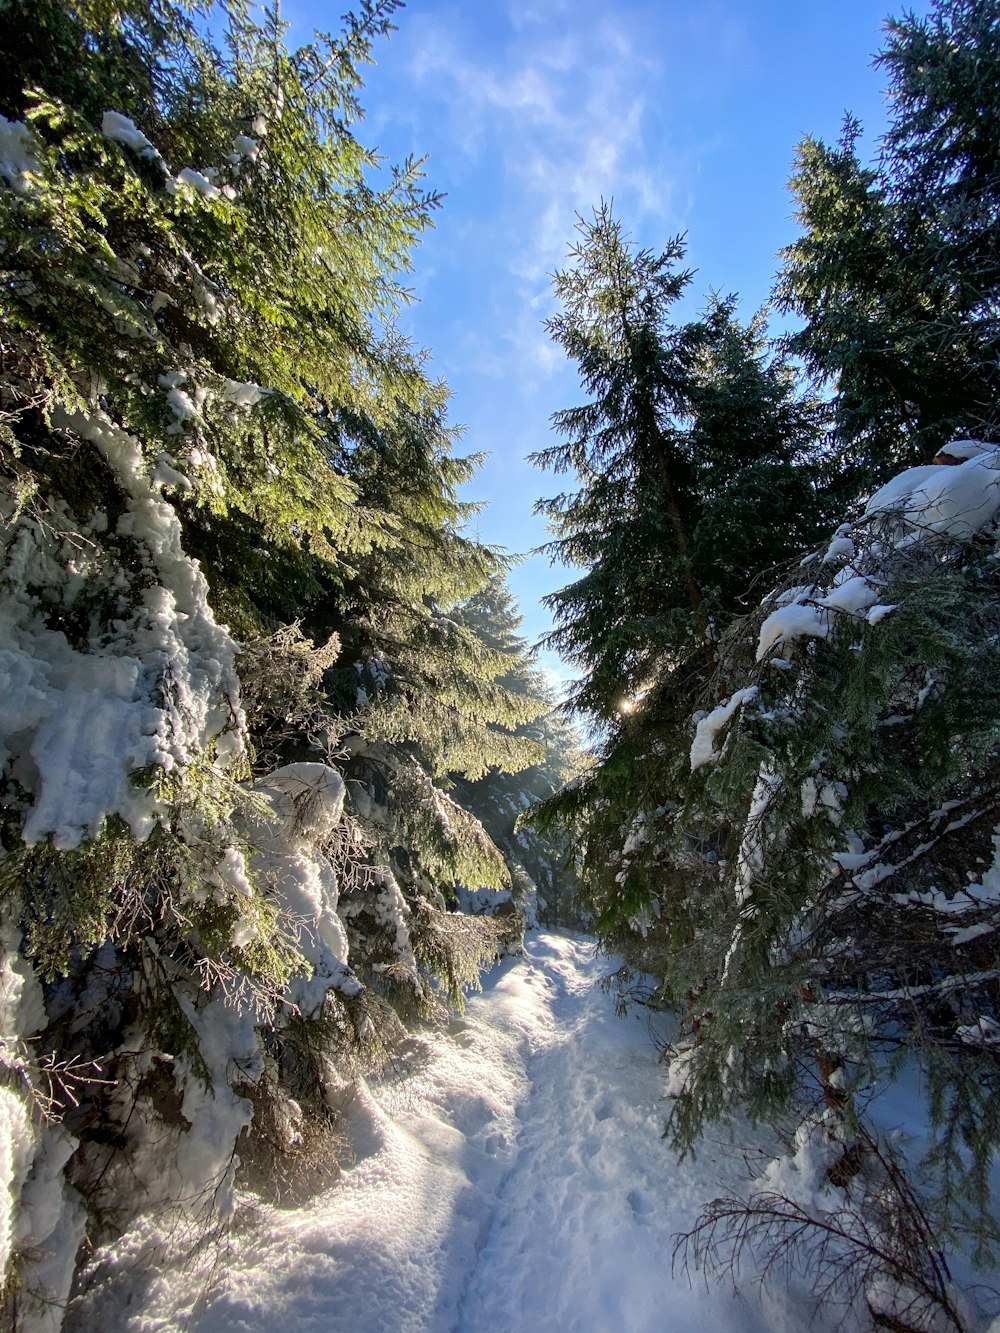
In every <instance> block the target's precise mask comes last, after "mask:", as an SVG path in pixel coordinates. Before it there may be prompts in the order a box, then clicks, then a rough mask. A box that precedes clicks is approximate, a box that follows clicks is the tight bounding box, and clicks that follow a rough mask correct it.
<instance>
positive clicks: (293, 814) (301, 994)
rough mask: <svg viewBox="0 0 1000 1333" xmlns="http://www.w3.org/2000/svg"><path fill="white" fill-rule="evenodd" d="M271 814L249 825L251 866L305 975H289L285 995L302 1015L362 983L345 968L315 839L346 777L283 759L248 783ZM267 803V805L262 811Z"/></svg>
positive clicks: (338, 809)
mask: <svg viewBox="0 0 1000 1333" xmlns="http://www.w3.org/2000/svg"><path fill="white" fill-rule="evenodd" d="M254 791H255V792H256V793H257V794H258V795H260V796H262V797H263V798H264V801H265V803H266V807H267V806H269V807H270V811H269V813H264V812H262V811H260V810H256V809H255V810H254V811H253V812H252V813H251V814H250V815H249V816H248V817H247V824H248V828H249V832H250V835H251V840H252V842H253V845H254V847H255V848H256V849H257V850H256V853H255V855H254V857H253V867H254V869H255V870H257V871H258V872H260V873H261V874H262V875H264V876H265V877H266V880H267V883H268V885H269V888H270V890H271V893H272V894H273V896H274V900H275V901H276V903H277V904H278V906H279V907H280V908H281V909H282V913H283V919H284V920H286V921H287V922H289V923H290V927H291V929H293V930H294V944H295V947H296V948H297V949H298V950H299V952H300V953H301V954H302V955H303V957H304V958H305V959H306V962H307V963H309V964H310V967H311V969H312V972H311V975H309V976H307V977H296V978H293V980H292V982H291V984H290V986H289V992H288V999H289V1000H290V1001H291V1003H293V1004H295V1005H296V1006H297V1007H298V1008H299V1009H300V1010H301V1011H302V1013H303V1014H304V1015H305V1016H306V1017H310V1016H312V1015H314V1014H316V1013H317V1012H318V1011H319V1009H320V1007H321V1006H322V1003H323V998H324V996H325V995H326V993H327V991H328V990H330V989H331V987H332V988H335V989H337V990H339V991H341V992H342V993H343V994H347V995H357V994H358V992H359V991H360V989H361V987H360V985H359V983H358V982H357V981H356V980H355V978H354V977H353V976H352V974H351V973H350V971H349V970H348V967H347V953H348V944H347V933H346V931H345V930H344V926H343V924H342V922H341V920H340V917H339V916H338V915H337V902H338V897H339V889H338V884H337V878H336V875H335V874H334V870H333V866H332V865H331V864H330V862H329V860H328V859H327V858H326V856H324V854H323V852H322V851H321V850H320V846H319V845H320V844H322V842H323V841H324V839H326V838H327V837H328V836H329V835H330V833H332V832H333V830H334V829H335V828H336V826H337V825H338V824H339V822H340V818H341V815H342V813H343V809H344V794H345V788H344V781H343V779H342V778H341V776H340V774H339V773H337V772H336V771H335V770H334V769H332V768H328V767H327V766H326V765H325V764H315V763H297V764H286V765H285V767H284V768H278V769H275V771H274V772H273V773H269V774H268V775H267V777H266V778H262V779H261V780H260V781H259V782H257V783H255V784H254ZM266 807H265V808H266Z"/></svg>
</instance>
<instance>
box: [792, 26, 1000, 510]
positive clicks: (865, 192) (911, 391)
mask: <svg viewBox="0 0 1000 1333" xmlns="http://www.w3.org/2000/svg"><path fill="white" fill-rule="evenodd" d="M886 27H887V32H888V39H887V43H886V46H885V49H884V50H883V52H882V53H881V55H880V56H879V58H878V60H877V62H876V63H877V64H878V65H879V67H880V68H881V69H882V70H884V71H885V72H887V74H888V77H889V87H888V95H889V98H890V122H889V129H888V131H887V133H886V135H885V136H884V138H883V140H882V144H881V151H880V153H879V156H878V158H877V159H876V161H875V163H874V164H873V165H872V166H865V165H863V164H862V162H861V160H860V157H859V152H858V142H859V138H860V133H861V127H860V125H859V123H858V122H857V121H856V120H855V119H853V118H851V117H849V118H848V120H847V122H846V124H845V129H844V134H843V137H842V139H841V141H840V143H839V144H838V145H836V146H834V147H830V146H829V145H827V144H824V143H823V142H822V141H820V140H817V139H814V138H807V139H805V140H804V141H803V143H802V144H801V145H800V147H799V150H798V155H797V160H796V167H795V172H794V175H793V177H792V190H793V193H794V194H795V196H796V198H797V200H798V203H799V220H800V222H801V224H802V227H803V235H802V236H801V237H800V238H799V239H798V240H797V241H795V242H794V243H793V244H792V245H790V246H789V247H788V248H787V249H786V250H785V252H784V266H783V270H782V273H781V276H780V278H779V281H778V287H777V296H778V302H779V305H780V307H781V308H783V309H784V310H785V311H786V312H788V313H794V314H796V315H798V316H800V317H801V318H802V319H804V321H805V326H804V327H803V328H802V329H801V331H799V332H796V333H794V334H793V335H792V336H791V339H790V347H791V349H792V350H793V351H794V352H795V353H796V354H799V355H801V356H802V357H803V358H804V360H805V362H806V364H807V365H808V366H809V368H810V369H811V370H812V371H813V373H814V374H815V375H816V376H817V377H818V379H820V380H825V381H827V382H829V383H831V384H835V385H836V394H835V402H836V412H837V436H838V441H839V445H840V449H841V451H842V453H843V457H844V459H845V462H846V463H847V464H848V465H849V471H847V472H845V474H844V480H845V482H846V483H847V488H846V489H845V491H844V492H843V493H844V495H845V499H852V498H857V496H858V495H859V494H864V493H865V490H866V489H868V488H870V487H871V485H872V484H876V485H877V484H878V483H879V482H880V481H882V480H885V478H886V477H887V476H888V475H891V473H892V472H893V471H895V470H896V469H897V468H898V467H899V466H901V465H906V464H910V463H919V462H928V461H929V460H930V459H931V458H932V457H933V456H934V454H935V453H936V451H937V450H938V449H939V448H940V447H941V446H942V445H943V444H945V443H946V442H947V441H948V439H949V438H950V437H951V436H953V435H954V434H974V435H976V436H977V437H980V438H984V439H994V438H996V430H997V421H996V400H997V389H998V383H997V371H996V366H997V360H998V351H1000V347H998V344H997V338H996V325H997V319H996V315H997V299H998V298H997V292H998V276H1000V274H998V270H997V264H996V251H997V232H996V215H997V205H998V201H1000V196H998V182H1000V174H998V173H1000V158H998V154H997V144H996V130H995V124H996V120H997V114H996V112H997V108H996V88H997V82H998V73H1000V46H998V35H997V34H998V30H1000V11H998V8H997V5H996V4H995V3H993V2H992V0H969V3H966V0H936V3H935V4H934V5H933V6H932V8H931V12H930V14H929V16H928V17H927V18H926V19H918V18H916V17H915V16H913V15H908V16H906V17H904V18H903V19H901V20H889V21H888V23H887V25H886Z"/></svg>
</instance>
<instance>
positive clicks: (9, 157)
mask: <svg viewBox="0 0 1000 1333" xmlns="http://www.w3.org/2000/svg"><path fill="white" fill-rule="evenodd" d="M33 143H34V141H33V139H32V135H31V130H29V129H28V127H27V125H26V124H25V123H24V121H23V120H8V119H7V118H6V116H0V176H2V177H3V178H4V180H5V181H6V182H7V184H8V185H9V186H10V187H11V189H12V190H14V191H15V193H16V194H27V193H28V189H29V186H30V182H29V180H28V177H29V175H31V173H33V172H36V171H38V159H37V158H36V157H35V154H34V152H33V151H32V150H33Z"/></svg>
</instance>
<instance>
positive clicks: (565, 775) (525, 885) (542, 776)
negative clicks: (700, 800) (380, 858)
mask: <svg viewBox="0 0 1000 1333" xmlns="http://www.w3.org/2000/svg"><path fill="white" fill-rule="evenodd" d="M459 615H460V618H461V620H462V621H463V623H465V624H467V625H468V626H470V628H473V629H474V630H475V633H476V634H477V636H478V637H479V638H480V639H481V640H482V641H483V642H484V643H485V644H486V646H487V647H489V648H490V649H492V650H493V651H499V652H502V653H504V655H505V656H506V658H507V661H508V670H507V673H506V674H505V675H504V677H503V684H504V687H505V688H506V689H509V690H511V691H513V692H514V693H515V694H517V695H521V696H523V697H525V698H526V699H531V700H535V701H538V702H540V703H541V705H542V707H543V709H544V711H542V712H540V713H539V714H538V715H537V716H535V717H533V718H532V719H531V720H530V721H528V722H525V723H522V724H521V725H520V726H519V727H518V728H517V729H516V735H517V736H518V737H519V738H521V739H522V740H524V741H527V742H529V743H531V744H533V745H535V746H536V747H537V748H538V751H539V760H538V761H537V762H535V763H533V764H530V765H529V766H527V767H525V768H523V769H521V770H520V771H518V772H511V771H509V770H506V769H504V768H503V767H500V766H497V765H493V766H491V767H490V769H489V771H488V772H487V773H485V774H484V775H483V776H482V777H480V778H478V779H477V780H475V781H470V780H469V779H468V778H465V779H459V780H458V782H457V783H456V790H455V794H456V797H457V799H458V800H459V801H460V803H461V804H462V805H463V806H464V807H465V808H467V809H469V810H471V811H472V812H473V813H474V814H475V815H476V817H477V818H478V819H479V820H480V822H481V823H482V825H483V827H484V828H485V829H486V830H487V832H488V833H489V835H490V837H491V839H492V840H493V842H494V843H495V844H496V845H497V846H498V847H500V848H501V849H502V851H503V853H504V857H505V859H506V861H507V864H508V867H509V868H510V870H511V875H512V879H513V880H514V882H515V894H516V896H518V895H527V914H528V916H529V919H532V918H534V917H535V915H536V913H537V918H538V919H540V920H541V921H544V922H546V923H549V924H554V925H575V924H578V922H579V913H580V885H579V881H578V878H577V875H576V873H575V871H574V869H573V867H572V864H571V855H570V844H569V841H568V839H567V838H566V836H565V834H558V833H556V832H555V831H554V830H552V829H550V830H549V831H548V832H546V833H542V832H540V831H539V830H537V829H535V828H534V827H533V826H532V824H531V823H530V819H525V820H522V818H521V817H522V816H524V815H527V813H528V812H530V810H531V808H532V807H533V806H534V805H535V804H536V803H537V802H539V801H542V800H546V799H547V798H549V797H551V796H552V795H553V793H554V792H556V791H557V790H559V789H560V788H561V787H563V786H564V785H565V784H566V783H568V782H571V781H573V780H575V779H576V778H577V777H578V776H579V775H580V773H581V772H582V771H583V769H584V768H585V767H586V765H587V762H588V761H587V759H586V757H585V756H584V755H583V753H582V752H581V749H580V742H579V737H578V736H577V733H576V730H575V728H574V727H573V725H572V723H571V722H570V721H569V720H568V719H567V717H566V716H565V714H564V713H563V712H562V711H561V710H560V709H559V707H558V706H557V701H556V699H555V697H554V695H553V692H552V690H551V687H549V686H548V685H547V684H546V682H545V681H544V679H543V677H542V674H541V672H540V671H539V669H538V667H537V665H536V663H535V660H534V653H533V652H532V651H531V650H530V649H529V648H528V645H527V643H526V641H525V639H524V637H523V636H522V635H521V633H520V625H521V616H520V614H519V612H518V611H517V607H516V604H515V602H514V599H513V597H512V596H511V594H510V592H509V590H508V589H507V587H506V586H505V584H504V583H503V582H502V581H500V580H499V579H495V580H494V581H493V582H492V583H491V584H490V585H489V587H487V588H485V589H484V590H483V591H482V592H481V593H478V594H477V595H476V596H475V597H473V598H471V599H470V600H469V601H468V602H467V603H466V604H465V605H464V606H462V607H461V608H460V611H459ZM473 901H475V900H473Z"/></svg>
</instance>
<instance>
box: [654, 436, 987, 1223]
mask: <svg viewBox="0 0 1000 1333" xmlns="http://www.w3.org/2000/svg"><path fill="white" fill-rule="evenodd" d="M953 448H954V449H955V450H956V452H958V453H959V454H960V456H961V458H962V459H963V460H964V461H961V462H960V463H958V464H957V465H953V466H952V465H940V466H938V467H937V468H933V469H930V470H928V469H926V468H919V469H914V470H912V471H910V472H904V473H902V474H901V476H900V477H898V478H896V479H895V480H894V481H893V482H891V483H890V484H889V485H887V486H886V487H885V488H883V490H881V491H880V492H878V493H877V494H876V495H875V496H874V497H873V498H872V500H871V501H870V502H869V505H868V508H867V510H866V512H865V514H864V515H862V517H861V518H859V519H858V520H856V521H855V522H853V523H850V524H844V525H843V526H842V527H841V528H840V529H838V531H837V533H836V534H835V536H834V537H833V539H832V540H831V541H830V542H829V543H828V544H827V545H826V546H824V547H821V548H820V550H818V551H817V552H815V553H814V554H813V556H812V557H811V559H809V560H807V561H806V562H804V564H803V566H802V568H801V569H797V570H796V571H795V574H794V575H793V577H792V579H789V580H787V581H786V582H785V583H784V584H783V585H782V586H780V587H779V589H777V590H776V591H775V592H774V593H772V594H771V595H770V596H769V597H768V598H766V599H765V600H764V602H763V603H762V604H761V607H760V608H759V610H758V611H756V612H755V613H754V614H753V615H751V616H750V617H747V618H746V619H744V620H741V621H738V622H736V623H735V624H734V625H733V627H732V628H731V630H730V632H729V634H728V636H727V638H726V639H725V640H724V643H723V650H722V652H721V654H720V660H721V661H722V662H723V663H724V666H723V667H722V669H721V671H720V676H719V679H718V682H717V686H716V689H717V697H721V703H720V704H719V705H718V706H717V707H716V708H715V709H714V710H712V711H711V712H710V713H708V714H707V715H703V716H701V718H700V720H699V721H698V723H697V728H696V735H695V740H694V744H693V747H692V749H691V752H690V766H691V770H692V774H691V780H690V783H691V786H690V794H689V800H688V805H687V809H686V812H685V815H684V818H683V820H682V824H683V826H684V829H686V831H687V833H688V838H689V845H690V847H691V852H692V856H691V861H692V873H693V874H694V875H696V876H697V879H698V881H699V882H700V884H701V886H702V892H701V894H700V895H699V897H698V899H697V900H694V899H692V900H691V901H692V907H693V909H694V910H693V912H692V919H691V929H690V931H689V933H688V935H687V937H686V938H685V939H683V940H680V941H678V942H677V945H676V947H675V948H674V950H673V953H672V955H671V958H670V961H669V973H670V983H669V985H670V989H671V991H672V993H674V994H677V993H681V994H683V993H685V992H687V993H688V994H690V995H691V996H692V997H693V1002H692V1005H691V1009H690V1015H689V1021H690V1028H689V1032H690V1034H691V1035H692V1036H693V1037H694V1040H693V1043H692V1045H691V1048H690V1050H689V1051H688V1052H687V1054H686V1055H685V1057H684V1059H683V1061H681V1063H680V1065H679V1073H678V1077H677V1079H676V1083H675V1088H676V1091H677V1092H678V1093H679V1100H678V1102H677V1105H676V1109H675V1111H674V1114H673V1117H672V1122H671V1128H672V1132H673V1136H674V1140H675V1142H676V1143H678V1144H679V1145H681V1146H683V1147H689V1146H691V1145H692V1144H693V1143H694V1142H695V1140H696V1138H697V1136H698V1134H699V1133H700V1132H701V1131H702V1129H703V1128H704V1126H705V1124H706V1122H707V1121H709V1120H710V1119H712V1118H714V1117H717V1116H720V1115H723V1116H727V1115H731V1114H733V1113H736V1112H742V1111H744V1110H746V1109H747V1108H749V1111H750V1113H751V1115H752V1116H753V1117H755V1118H765V1119H770V1118H774V1117H776V1116H778V1115H779V1114H781V1113H784V1112H787V1111H789V1110H790V1109H791V1110H793V1111H795V1112H796V1113H797V1114H798V1115H800V1116H801V1115H803V1114H805V1112H806V1110H807V1109H808V1108H809V1107H810V1105H811V1103H812V1102H813V1101H814V1100H815V1099H816V1097H817V1096H819V1097H821V1098H822V1100H823V1101H824V1102H825V1104H826V1107H827V1108H828V1111H832V1112H835V1113H836V1116H837V1118H838V1119H839V1121H840V1122H841V1125H842V1126H843V1125H845V1124H846V1126H847V1128H846V1131H845V1130H843V1128H842V1129H841V1130H840V1131H839V1137H840V1141H841V1142H842V1144H844V1146H845V1150H847V1149H849V1148H850V1145H851V1143H852V1142H853V1138H852V1130H853V1129H854V1128H855V1127H856V1121H855V1119H854V1117H855V1115H856V1112H857V1108H856V1107H855V1105H854V1103H853V1097H854V1095H855V1094H857V1093H860V1090H861V1089H862V1088H865V1087H871V1086H872V1085H874V1084H878V1083H879V1082H883V1081H884V1080H885V1079H886V1078H887V1077H891V1076H892V1074H893V1073H894V1072H897V1071H899V1070H900V1068H901V1067H902V1066H903V1065H904V1061H906V1060H909V1059H915V1060H916V1062H917V1064H918V1067H919V1068H920V1071H921V1082H922V1085H923V1086H924V1087H925V1088H926V1091H927V1098H928V1104H929V1112H930V1118H931V1120H932V1122H933V1125H934V1130H935V1141H934V1145H933V1148H932V1150H931V1153H930V1155H929V1158H928V1165H929V1166H930V1167H931V1168H932V1169H933V1174H932V1175H930V1176H929V1177H928V1181H930V1180H933V1181H935V1182H936V1185H937V1197H936V1199H934V1200H933V1205H932V1211H933V1216H934V1220H935V1224H936V1226H937V1227H938V1228H939V1235H944V1234H946V1233H947V1232H948V1231H949V1230H950V1229H951V1228H953V1227H956V1226H957V1227H959V1229H961V1227H962V1226H966V1227H971V1228H972V1229H973V1230H974V1231H975V1232H976V1234H977V1235H978V1237H979V1239H980V1240H983V1239H991V1240H995V1239H996V1238H997V1236H996V1228H995V1224H994V1223H993V1222H992V1220H991V1216H990V1187H989V1170H990V1166H991V1163H992V1161H993V1158H994V1155H995V1153H996V1151H997V1145H998V1141H1000V1137H998V1136H1000V1119H998V1117H997V1114H996V1099H997V1091H998V1089H997V1068H996V1061H995V1058H994V1054H993V1052H994V1049H995V1048H994V1046H993V1042H994V1040H995V1036H994V1034H995V1033H996V1032H1000V1026H998V1014H997V999H998V997H997V994H996V984H995V978H996V975H997V957H996V930H997V927H998V925H1000V916H998V900H997V893H996V889H997V853H996V838H997V833H996V830H997V821H998V817H1000V805H998V782H997V778H998V770H997V762H998V755H1000V748H998V743H1000V695H998V692H997V690H996V684H995V683H996V679H997V676H996V667H995V664H994V658H995V655H996V642H997V640H996V633H995V631H994V629H993V620H994V617H995V607H996V588H995V586H994V582H995V576H994V572H993V571H994V564H995V561H994V554H993V553H994V550H995V546H996V532H995V525H996V516H997V513H998V512H1000V487H998V484H997V480H998V477H1000V471H998V468H997V461H998V458H997V453H996V451H995V450H994V449H992V448H990V447H989V446H985V445H972V444H970V443H968V442H966V443H965V444H964V445H956V446H953ZM793 580H794V581H793ZM803 580H805V581H803ZM706 827H710V828H712V829H713V830H715V833H714V837H713V841H712V844H711V845H710V846H709V845H706V844H705V843H704V842H703V841H701V840H700V838H699V834H700V832H701V830H703V829H704V828H706ZM835 1137H837V1136H836V1135H835ZM849 1174H850V1173H848V1176H849ZM840 1183H841V1184H843V1183H846V1177H845V1179H844V1180H842V1181H840Z"/></svg>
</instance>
